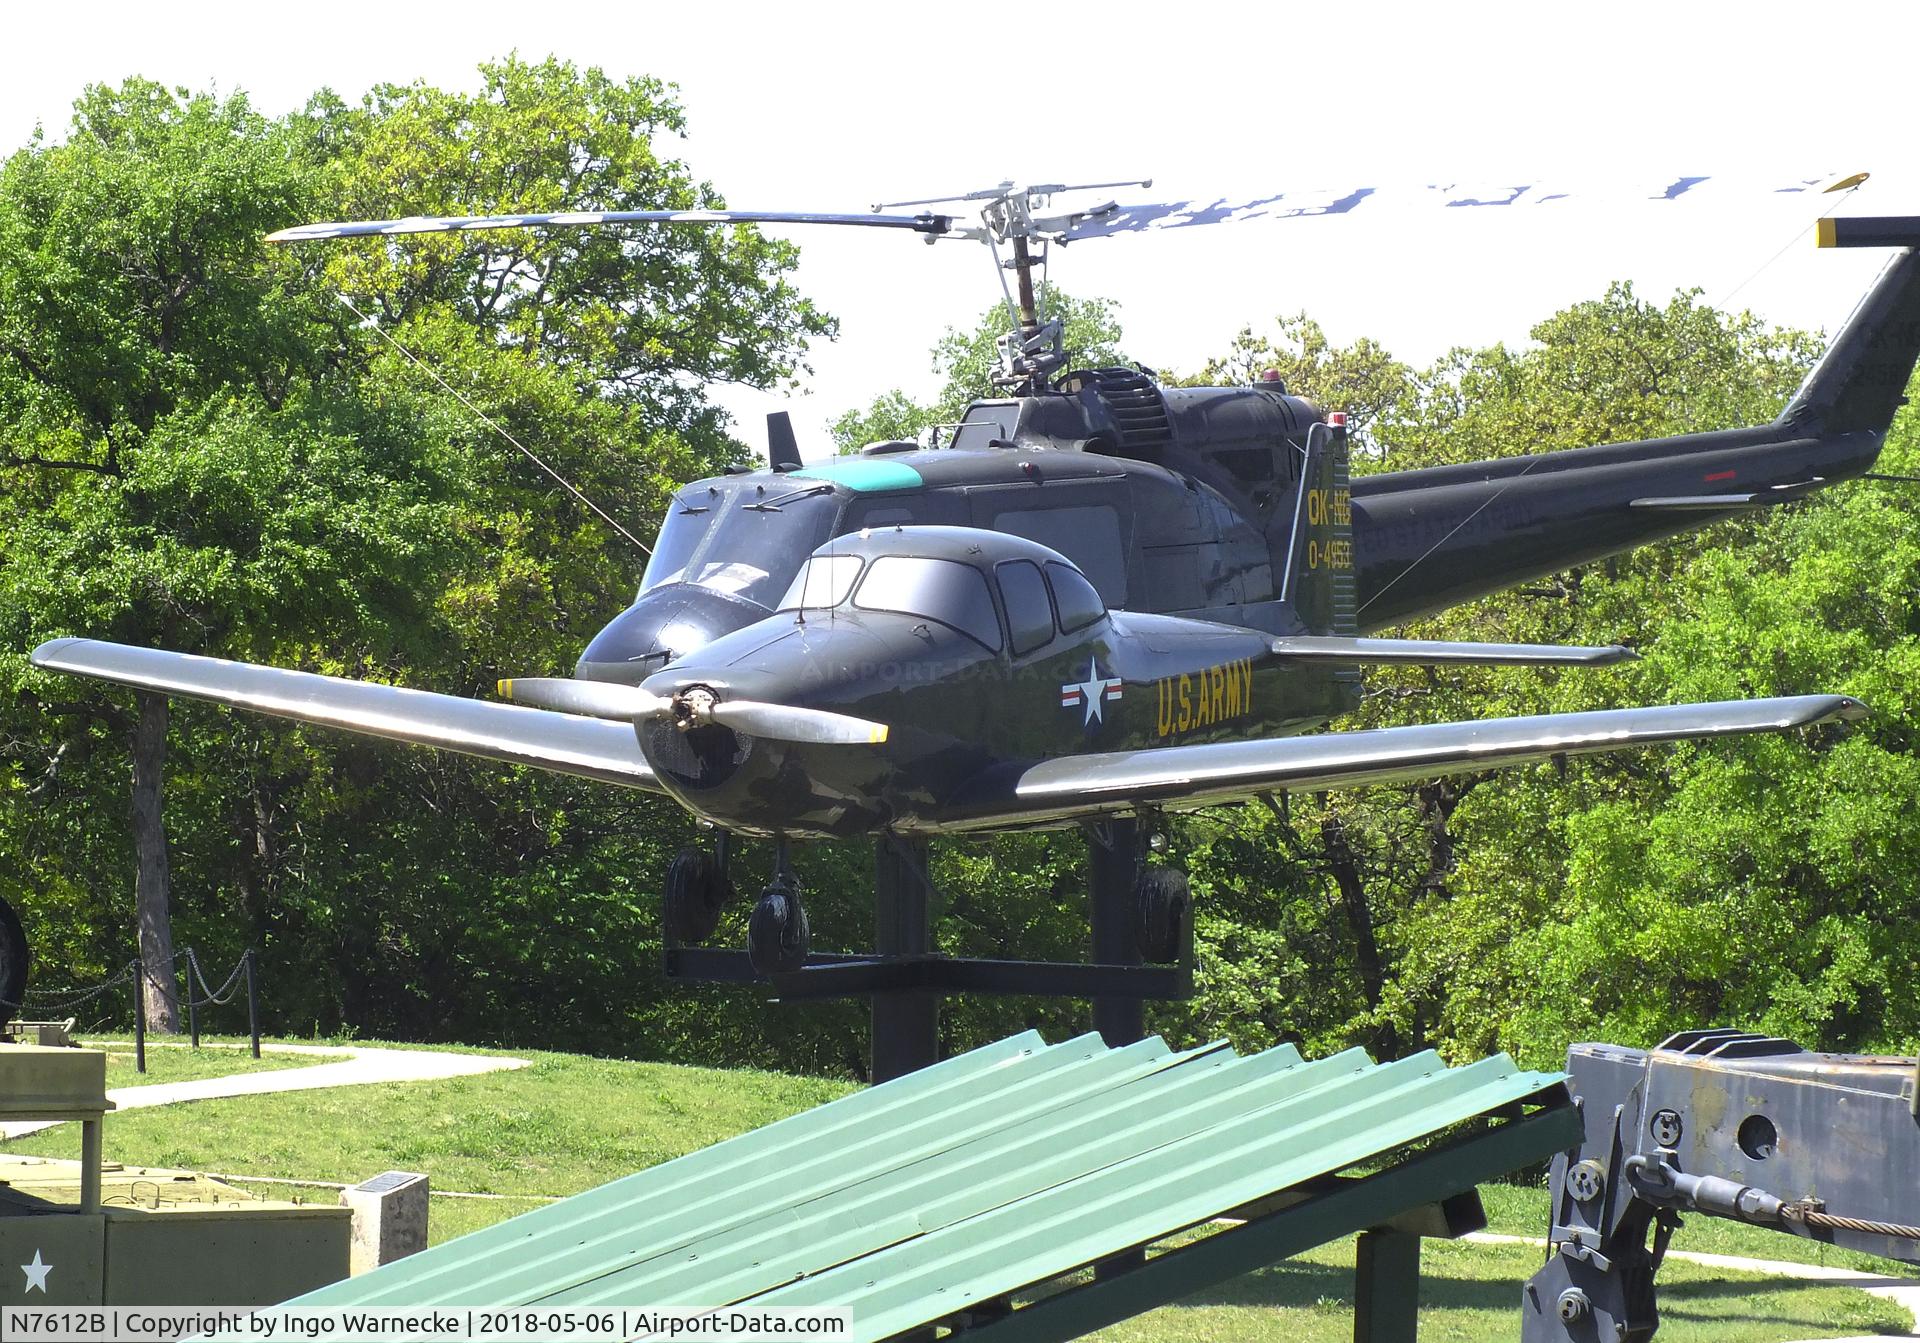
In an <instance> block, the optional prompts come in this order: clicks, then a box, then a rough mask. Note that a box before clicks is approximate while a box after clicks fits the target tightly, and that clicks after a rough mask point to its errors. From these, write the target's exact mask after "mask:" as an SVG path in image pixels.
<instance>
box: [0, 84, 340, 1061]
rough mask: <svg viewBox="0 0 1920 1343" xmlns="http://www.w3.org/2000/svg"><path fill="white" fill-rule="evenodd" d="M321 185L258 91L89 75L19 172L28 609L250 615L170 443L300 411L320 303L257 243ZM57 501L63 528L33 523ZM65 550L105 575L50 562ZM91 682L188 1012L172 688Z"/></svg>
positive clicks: (65, 618) (159, 631) (17, 427)
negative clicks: (175, 86) (301, 379)
mask: <svg viewBox="0 0 1920 1343" xmlns="http://www.w3.org/2000/svg"><path fill="white" fill-rule="evenodd" d="M302 200H303V194H302V190H301V185H300V181H299V175H298V173H297V170H296V169H295V168H294V166H293V165H292V163H291V162H290V161H289V157H288V155H287V154H286V153H285V146H284V142H283V141H282V140H281V138H280V137H279V136H277V135H276V134H275V132H274V130H273V128H272V127H270V126H269V125H268V123H267V122H266V121H265V120H264V119H262V118H261V117H259V116H258V115H256V114H255V113H254V112H253V111H252V110H251V108H250V107H249V106H248V104H247V102H246V100H245V98H244V97H234V98H230V99H227V100H225V101H224V102H223V101H220V100H218V99H215V98H213V97H210V96H201V97H190V96H187V95H185V94H183V93H182V94H176V93H174V92H171V91H169V90H167V89H164V88H162V87H161V86H159V85H156V84H151V83H148V82H146V81H142V80H133V81H130V82H129V83H127V84H126V85H125V86H123V87H122V88H119V89H108V88H93V89H90V90H88V92H87V94H86V95H85V96H84V97H83V98H82V99H81V100H80V101H79V103H78V104H77V105H76V107H75V114H74V120H73V126H72V130H71V134H70V136H69V138H68V139H67V140H66V141H65V142H64V143H62V144H59V145H56V146H51V147H49V146H45V145H43V144H41V143H39V142H38V141H36V143H34V144H33V145H30V146H28V148H26V149H24V150H22V151H20V152H19V153H18V154H16V155H14V156H13V157H12V158H11V159H9V160H8V162H7V164H6V167H5V169H4V171H0V344H3V345H4V346H5V348H6V350H7V352H8V354H9V355H10V361H9V364H8V366H7V367H6V368H5V369H4V371H3V372H0V422H4V423H5V424H6V425H7V433H6V439H5V442H6V446H5V448H4V449H3V450H0V470H4V472H5V474H6V475H7V476H8V478H9V481H8V483H9V493H10V494H13V495H14V496H15V497H16V498H18V499H20V500H21V501H22V502H23V503H25V504H26V505H27V508H26V509H23V510H22V514H23V516H22V517H20V518H19V519H18V520H17V522H16V526H15V527H13V528H12V529H10V531H9V534H8V536H7V538H6V539H7V541H8V543H9V545H8V548H9V550H10V551H11V552H12V553H11V554H10V555H9V556H8V560H9V563H8V565H7V568H6V572H5V574H4V577H3V578H0V581H4V582H5V584H6V587H7V591H8V596H9V597H10V599H11V602H10V604H17V605H15V612H16V614H15V618H14V619H13V620H10V621H8V622H7V623H8V624H9V625H10V626H12V627H13V628H16V629H18V628H19V627H20V625H22V624H27V625H29V627H31V625H32V624H39V625H40V626H41V628H45V629H49V630H51V629H60V628H65V629H73V628H76V627H77V625H78V618H79V617H80V616H81V615H82V614H83V612H84V614H85V615H87V616H90V617H91V618H92V619H94V620H95V621H99V622H102V623H101V624H96V625H95V628H96V629H101V628H105V627H107V626H110V627H111V628H112V630H113V632H114V633H115V634H116V635H117V636H118V637H120V638H123V639H127V640H130V641H132V642H137V643H144V642H152V641H155V640H158V639H160V638H162V637H165V636H170V637H172V638H173V639H175V640H181V641H185V642H188V643H190V644H191V645H193V646H196V647H203V648H204V647H209V646H217V645H219V644H221V643H223V642H225V639H226V637H227V636H229V635H230V634H232V633H234V632H235V630H236V627H244V626H245V622H246V616H245V615H244V614H243V613H242V612H240V611H236V610H233V609H232V608H228V609H226V610H220V609H218V606H219V603H218V601H217V600H214V601H209V600H208V599H209V597H210V596H211V595H212V592H213V590H214V589H216V588H218V587H219V586H220V585H221V583H222V582H223V581H224V580H226V579H227V578H229V577H230V576H231V575H230V574H229V573H225V572H222V569H221V566H220V564H219V562H218V560H211V561H210V557H209V556H208V554H207V547H206V546H205V545H204V544H203V543H204V542H205V541H208V540H211V539H212V536H213V534H215V533H217V531H218V527H219V523H218V521H217V520H216V519H215V518H210V517H209V516H207V515H205V514H198V515H186V514H185V513H184V512H183V515H182V518H181V520H182V521H185V522H187V523H188V528H189V530H188V534H187V535H186V536H182V535H180V534H179V532H178V531H176V530H175V529H174V528H172V527H170V526H168V525H167V524H166V523H165V522H163V521H161V520H160V515H162V514H164V513H165V512H167V511H169V509H170V508H171V507H177V506H178V505H179V504H180V503H182V502H184V501H183V500H180V499H179V498H178V497H177V496H175V497H173V498H169V497H168V496H167V489H166V483H165V482H164V481H163V480H162V479H160V477H162V476H164V475H165V474H166V473H167V472H168V470H169V469H170V467H171V466H172V463H171V462H169V461H167V458H168V457H169V456H170V452H171V446H169V447H156V443H157V442H164V443H168V444H169V445H172V444H174V443H178V442H179V441H180V440H181V438H183V437H185V436H187V435H190V434H192V433H194V432H195V431H197V430H200V429H204V428H206V427H207V426H206V423H205V422H204V421H202V420H200V416H201V414H202V408H203V407H212V406H216V405H218V404H219V403H222V402H227V401H230V400H232V399H234V398H245V399H246V400H248V401H251V402H253V403H255V404H261V405H264V406H266V407H267V408H269V409H277V408H280V407H282V406H283V405H284V400H285V397H286V394H287V390H288V385H289V382H290V380H291V379H293V378H294V377H296V376H298V375H299V374H301V373H304V372H306V371H307V370H308V369H310V367H311V365H312V356H311V355H309V354H306V353H303V352H302V351H301V349H300V346H301V344H302V342H303V340H304V339H310V338H311V336H312V334H313V332H314V328H315V323H314V322H313V320H312V313H311V308H310V307H309V306H306V305H300V304H295V303H289V304H286V305H284V306H282V305H281V304H280V303H278V302H272V301H263V300H267V299H268V298H269V296H273V297H278V295H277V294H276V289H277V284H276V280H275V277H274V275H273V272H272V270H271V269H270V267H269V266H268V264H267V263H266V261H265V259H264V257H263V256H262V255H261V248H260V244H259V241H258V239H259V237H260V235H261V233H263V232H264V231H265V230H266V228H267V227H268V226H270V225H271V224H272V223H274V222H275V221H276V220H278V219H281V218H284V217H285V216H286V215H287V213H289V212H290V211H292V210H295V209H298V208H299V206H300V203H301V202H302ZM216 413H217V412H216ZM196 421H199V422H198V423H196ZM195 483H196V484H204V483H208V482H206V481H205V480H197V481H196V482H195ZM49 519H58V520H59V523H60V526H59V528H58V529H57V531H58V534H57V535H48V534H46V532H45V531H43V529H42V528H40V527H35V526H33V525H32V523H33V522H34V521H40V520H49ZM20 524H25V525H20ZM63 542H64V543H66V544H63ZM73 543H77V544H78V546H79V547H80V548H79V549H69V548H68V546H69V545H71V544H73ZM213 545H214V548H215V549H216V550H220V549H223V548H224V547H222V545H221V543H220V542H219V541H214V542H213ZM50 548H51V549H50ZM62 554H64V555H65V556H66V557H67V558H69V559H78V560H80V561H81V563H82V565H83V566H84V569H85V570H87V571H88V573H87V577H88V578H90V579H91V580H93V581H92V582H81V581H78V580H79V579H80V575H79V574H77V573H75V572H74V571H73V570H70V569H69V570H64V571H62V570H60V569H57V568H56V567H54V564H57V561H54V563H49V561H50V560H52V559H53V557H54V556H57V555H62ZM89 599H91V600H89ZM27 613H31V619H30V620H27V621H23V620H21V619H20V616H21V615H24V614H27ZM22 632H23V633H24V632H28V631H22ZM241 637H242V638H244V635H242V636H241ZM11 646H13V647H19V646H20V645H19V643H18V641H13V642H12V645H11ZM88 700H89V703H90V704H92V711H93V712H94V713H95V714H96V715H104V717H105V719H106V721H108V722H109V723H111V724H112V725H113V726H114V727H116V728H119V729H121V730H124V731H126V732H127V733H128V734H129V736H130V738H131V750H132V756H133V805H132V811H131V816H132V826H133V841H134V850H135V854H136V877H135V893H136V894H135V899H136V907H137V911H138V913H137V923H138V928H139V944H140V948H141V956H142V958H143V960H144V961H145V963H146V964H147V966H148V968H149V971H150V972H151V974H152V976H153V979H152V985H153V987H152V992H151V995H150V999H149V1008H150V1011H151V1014H152V1017H153V1020H154V1021H155V1023H156V1025H157V1026H158V1027H159V1028H160V1029H163V1030H165V1029H172V1028H173V1002H172V995H171V991H170V989H169V988H168V987H167V986H170V985H171V983H172V962H173V952H172V944H171V937H170V932H169V928H170V923H169V916H168V871H167V847H166V833H165V827H164V820H163V814H162V807H161V798H162V790H163V782H162V776H163V771H164V763H165V754H166V738H167V723H168V716H169V715H168V706H167V702H166V700H165V699H164V698H163V697H161V696H157V695H152V694H143V695H141V696H138V697H137V709H136V712H135V714H134V715H132V717H131V718H127V717H125V716H124V715H121V714H119V713H118V712H117V711H115V710H109V709H103V708H102V707H100V706H99V705H98V704H97V703H95V702H94V697H88Z"/></svg>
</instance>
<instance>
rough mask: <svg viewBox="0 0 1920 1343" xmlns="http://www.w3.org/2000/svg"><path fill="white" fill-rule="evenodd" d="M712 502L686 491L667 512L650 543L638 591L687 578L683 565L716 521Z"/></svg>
mask: <svg viewBox="0 0 1920 1343" xmlns="http://www.w3.org/2000/svg"><path fill="white" fill-rule="evenodd" d="M720 502H721V501H720V500H719V499H716V498H704V499H703V498H701V497H699V496H698V495H696V494H695V493H694V492H693V491H692V490H690V489H689V490H687V491H686V492H684V493H683V494H681V495H680V496H679V497H678V498H676V499H675V500H674V501H673V504H672V506H671V507H670V508H668V509H667V517H666V521H664V522H662V523H661V524H660V535H659V536H658V537H657V538H656V539H655V540H654V543H653V555H652V557H651V558H649V559H648V560H647V572H646V574H645V575H644V576H643V577H642V578H641V579H640V591H642V592H645V591H646V590H647V589H648V588H652V587H658V586H660V584H662V583H678V582H680V581H681V580H683V579H684V578H685V577H686V575H687V561H688V560H690V559H692V558H693V552H694V551H696V550H698V549H699V548H700V543H701V542H702V541H704V540H706V539H707V533H708V532H709V531H711V530H712V529H713V524H714V522H715V520H716V519H717V518H718V517H719V513H718V511H717V506H718V505H719V503H720Z"/></svg>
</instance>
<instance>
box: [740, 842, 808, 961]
mask: <svg viewBox="0 0 1920 1343" xmlns="http://www.w3.org/2000/svg"><path fill="white" fill-rule="evenodd" d="M811 940H812V938H811V934H810V932H809V930H808V928H807V911H806V909H805V907H804V906H802V905H801V903H800V883H799V882H797V881H796V880H794V876H793V864H792V862H791V861H790V858H789V855H788V852H787V841H786V840H784V839H782V840H778V841H776V847H775V850H774V874H773V884H772V885H771V886H769V887H767V889H766V890H765V891H763V892H761V895H760V900H759V903H758V904H756V905H754V907H753V914H752V915H751V916H750V917H749V918H748V919H747V956H748V958H749V959H750V960H751V961H752V962H753V968H754V971H755V973H757V974H761V975H776V974H786V973H789V972H791V971H794V970H798V969H800V968H801V967H802V966H804V965H805V964H806V963H807V948H808V945H809V943H810V942H811Z"/></svg>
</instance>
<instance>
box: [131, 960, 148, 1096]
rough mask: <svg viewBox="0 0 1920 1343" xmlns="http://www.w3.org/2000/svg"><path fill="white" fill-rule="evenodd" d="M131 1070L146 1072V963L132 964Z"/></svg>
mask: <svg viewBox="0 0 1920 1343" xmlns="http://www.w3.org/2000/svg"><path fill="white" fill-rule="evenodd" d="M133 1070H134V1071H135V1072H141V1073H143V1072H145V1071H146V1070H147V962H146V960H145V959H144V958H139V959H136V960H135V961H134V963H133Z"/></svg>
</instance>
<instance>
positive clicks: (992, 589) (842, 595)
mask: <svg viewBox="0 0 1920 1343" xmlns="http://www.w3.org/2000/svg"><path fill="white" fill-rule="evenodd" d="M996 595H997V596H998V598H999V601H998V607H999V610H998V611H996V609H995V608H996V602H995V596H996ZM836 608H838V609H851V610H853V611H874V612H886V613H892V614H897V615H909V616H914V617H917V618H919V619H923V620H934V621H937V622H939V623H940V624H942V625H946V626H948V627H949V628H951V629H955V630H958V631H959V632H960V633H962V634H965V635H967V636H968V637H969V638H972V639H973V640H975V641H976V642H978V643H980V644H981V645H983V646H984V647H986V648H987V649H988V650H989V651H991V652H996V653H997V652H999V651H1000V650H1001V648H1002V647H1003V646H1004V647H1010V649H1011V651H1012V653H1013V654H1014V656H1016V657H1019V656H1023V655H1025V654H1027V653H1030V652H1033V651H1035V650H1036V649H1039V648H1041V647H1044V646H1045V645H1046V644H1048V643H1050V642H1051V641H1052V640H1053V639H1054V637H1055V636H1056V634H1071V633H1074V632H1076V631H1078V630H1082V629H1085V628H1086V627H1087V626H1089V625H1091V624H1093V623H1094V622H1095V621H1098V620H1102V619H1104V618H1105V617H1106V614H1107V609H1106V606H1105V604H1104V603H1103V602H1102V601H1101V600H1100V594H1099V593H1098V592H1096V591H1095V590H1094V587H1093V584H1091V583H1089V582H1088V581H1087V579H1086V576H1085V575H1084V574H1082V573H1081V572H1080V571H1079V570H1078V569H1076V568H1075V567H1074V566H1073V565H1072V564H1071V563H1070V562H1069V561H1068V560H1067V559H1066V558H1065V557H1064V556H1062V555H1060V554H1059V553H1058V552H1056V551H1053V550H1050V549H1048V548H1047V547H1046V546H1043V545H1040V544H1039V543H1037V542H1034V541H1029V540H1026V539H1025V538H1023V537H1018V536H1009V535H1004V534H1001V533H997V532H989V531H983V530H981V529H978V528H972V527H906V526H896V527H885V528H879V529H873V530H868V531H862V532H857V533H854V534H852V535H848V536H841V537H836V538H835V539H834V540H832V541H830V542H828V543H827V544H825V545H823V546H821V547H820V548H819V549H818V550H816V551H815V552H814V553H813V555H812V556H811V557H810V558H809V559H808V560H807V562H806V563H805V564H804V565H802V566H801V568H800V572H799V573H798V574H796V575H795V576H794V580H793V583H792V584H791V585H790V586H789V587H788V589H787V593H786V596H784V597H783V598H781V600H780V602H779V605H778V607H777V609H778V610H781V611H799V612H800V613H802V615H804V614H805V613H806V612H808V611H830V610H834V609H836ZM1002 611H1004V613H1005V616H1006V625H1005V627H1004V631H1003V626H1002V624H1001V618H1000V612H1002Z"/></svg>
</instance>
